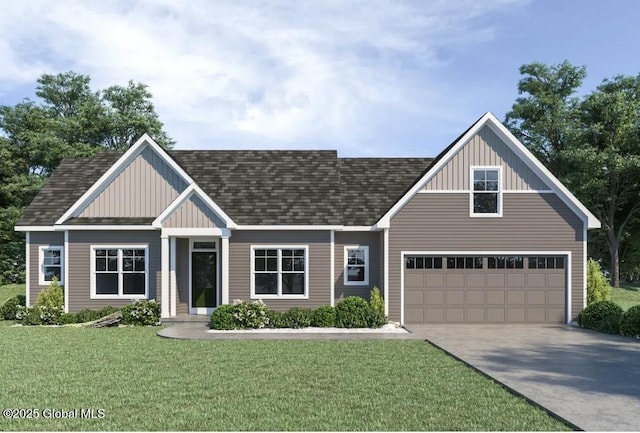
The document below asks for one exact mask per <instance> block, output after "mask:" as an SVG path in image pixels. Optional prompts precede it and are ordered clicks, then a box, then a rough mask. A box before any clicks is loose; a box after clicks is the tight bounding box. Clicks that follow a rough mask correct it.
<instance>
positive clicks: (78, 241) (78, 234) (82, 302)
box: [65, 230, 162, 312]
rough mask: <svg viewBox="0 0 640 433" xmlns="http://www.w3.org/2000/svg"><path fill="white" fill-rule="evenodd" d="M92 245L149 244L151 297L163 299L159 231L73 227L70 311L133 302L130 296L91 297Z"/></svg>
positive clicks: (67, 287)
mask: <svg viewBox="0 0 640 433" xmlns="http://www.w3.org/2000/svg"><path fill="white" fill-rule="evenodd" d="M92 245H117V246H123V247H126V246H127V245H148V248H149V250H148V251H149V252H148V260H149V265H148V266H149V274H148V275H147V278H149V299H155V300H157V301H160V299H161V298H162V296H161V295H162V294H161V293H160V291H161V290H160V287H161V276H160V232H158V231H139V232H136V231H84V230H83V231H69V251H68V254H67V256H66V259H67V260H69V263H68V269H69V274H68V275H67V281H66V282H65V288H66V289H67V290H68V296H69V311H70V312H75V311H79V310H82V309H85V308H88V309H90V310H99V309H100V308H103V307H106V306H108V305H110V306H112V307H119V306H122V305H126V304H130V303H131V302H132V301H131V300H129V299H91V246H92Z"/></svg>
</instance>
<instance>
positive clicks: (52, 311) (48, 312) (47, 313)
mask: <svg viewBox="0 0 640 433" xmlns="http://www.w3.org/2000/svg"><path fill="white" fill-rule="evenodd" d="M35 307H36V308H37V309H39V310H40V320H41V321H42V323H43V324H44V325H58V324H59V323H60V315H61V314H62V313H63V312H64V292H63V291H62V287H61V286H60V284H58V279H57V278H56V277H53V280H52V281H51V283H50V284H49V287H47V288H46V289H44V290H43V291H41V292H40V293H38V298H37V299H36V305H35Z"/></svg>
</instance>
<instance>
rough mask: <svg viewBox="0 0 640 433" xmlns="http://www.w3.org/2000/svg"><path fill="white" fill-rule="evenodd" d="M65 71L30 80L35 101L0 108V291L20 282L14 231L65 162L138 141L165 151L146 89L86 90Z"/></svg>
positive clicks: (167, 142)
mask: <svg viewBox="0 0 640 433" xmlns="http://www.w3.org/2000/svg"><path fill="white" fill-rule="evenodd" d="M90 84H91V79H90V77H89V76H86V75H81V74H76V73H75V72H72V71H69V72H64V73H60V74H55V75H52V74H44V75H42V76H41V77H40V78H38V80H37V84H36V89H35V94H36V97H37V99H36V100H35V101H34V100H30V99H24V100H23V101H21V102H19V103H17V104H16V105H14V106H8V105H3V106H0V284H3V283H6V282H16V281H23V280H24V271H23V269H24V234H22V233H15V232H14V231H13V227H14V225H15V223H16V221H17V220H18V219H19V218H20V215H21V214H22V212H23V211H24V208H25V207H26V206H27V205H28V204H29V203H30V202H31V200H32V199H33V197H35V195H36V193H37V192H38V191H39V189H40V188H41V186H42V184H43V183H44V181H45V180H46V178H47V177H48V176H49V175H50V174H51V173H52V172H53V171H54V170H55V168H56V167H57V165H58V164H59V163H60V161H61V160H62V159H63V158H65V157H77V156H89V155H93V154H94V153H96V152H97V151H99V150H102V149H115V150H126V149H128V148H129V147H130V146H131V145H132V144H133V143H134V142H135V141H136V140H137V139H138V138H139V137H140V136H141V135H142V134H144V133H148V134H149V135H150V136H152V137H153V138H154V140H156V142H157V143H158V144H159V145H161V146H163V147H165V148H171V147H172V146H173V144H174V142H173V140H172V139H171V138H169V136H168V135H167V133H166V132H165V131H164V130H163V129H162V128H163V125H162V123H161V122H160V120H159V119H158V115H157V114H156V112H155V109H154V106H153V104H152V102H151V98H152V95H151V93H150V92H149V91H148V89H147V86H145V85H144V84H141V83H134V82H133V81H130V82H129V83H128V85H127V86H118V85H114V86H111V87H108V88H107V89H105V90H98V91H93V90H92V89H91V87H90Z"/></svg>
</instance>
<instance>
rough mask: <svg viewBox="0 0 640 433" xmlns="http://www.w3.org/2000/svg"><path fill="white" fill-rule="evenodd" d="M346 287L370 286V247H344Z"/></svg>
mask: <svg viewBox="0 0 640 433" xmlns="http://www.w3.org/2000/svg"><path fill="white" fill-rule="evenodd" d="M344 262H345V263H344V285H345V286H366V285H368V284H369V247H368V246H353V247H350V246H346V247H344Z"/></svg>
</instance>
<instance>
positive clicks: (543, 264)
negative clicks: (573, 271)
mask: <svg viewBox="0 0 640 433" xmlns="http://www.w3.org/2000/svg"><path fill="white" fill-rule="evenodd" d="M528 262H529V269H564V262H565V260H564V256H535V257H529V260H528Z"/></svg>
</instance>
